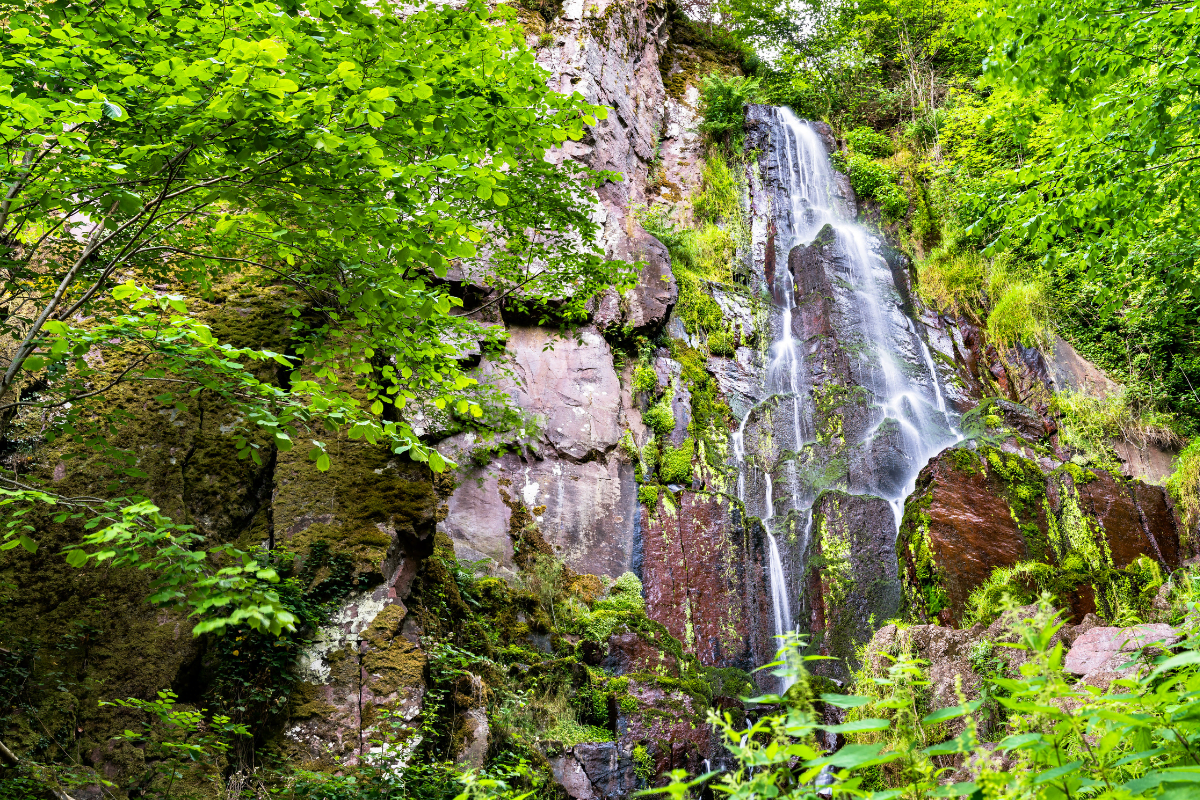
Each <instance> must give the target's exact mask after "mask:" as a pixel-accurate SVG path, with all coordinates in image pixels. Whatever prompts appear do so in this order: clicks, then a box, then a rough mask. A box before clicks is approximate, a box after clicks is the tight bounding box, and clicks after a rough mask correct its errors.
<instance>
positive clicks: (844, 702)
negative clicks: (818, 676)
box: [821, 694, 871, 708]
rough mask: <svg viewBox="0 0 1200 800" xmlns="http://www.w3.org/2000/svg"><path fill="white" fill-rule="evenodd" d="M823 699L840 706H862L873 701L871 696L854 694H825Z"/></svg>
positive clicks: (832, 704)
mask: <svg viewBox="0 0 1200 800" xmlns="http://www.w3.org/2000/svg"><path fill="white" fill-rule="evenodd" d="M821 700H822V701H823V702H826V703H829V705H831V706H836V707H838V708H860V707H862V706H865V705H868V704H869V703H870V702H871V698H869V697H863V696H861V695H853V694H823V695H821Z"/></svg>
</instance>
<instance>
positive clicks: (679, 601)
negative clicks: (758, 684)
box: [641, 491, 771, 669]
mask: <svg viewBox="0 0 1200 800" xmlns="http://www.w3.org/2000/svg"><path fill="white" fill-rule="evenodd" d="M641 531H642V537H641V541H642V547H643V550H642V581H643V585H644V586H645V594H646V611H647V613H648V614H649V615H650V617H651V618H652V619H655V620H658V621H659V622H661V623H662V624H663V625H664V626H666V628H667V630H668V631H670V633H671V635H672V636H674V637H675V638H677V639H679V640H680V641H681V642H682V643H683V646H684V648H685V650H686V652H689V653H692V654H694V655H695V656H696V657H697V658H699V659H700V661H701V663H703V664H706V665H709V666H738V667H741V668H744V669H753V668H754V667H756V666H758V664H759V663H765V662H761V661H758V660H757V659H758V658H759V657H760V656H761V652H762V651H763V650H764V649H765V648H769V647H770V630H771V628H770V625H771V623H770V617H769V614H770V610H769V608H767V606H766V602H765V601H767V599H768V598H769V597H770V592H769V590H768V589H767V588H766V587H765V585H764V583H765V580H766V575H765V565H764V562H763V559H764V553H763V544H762V539H761V534H759V535H757V536H756V535H755V534H754V531H753V530H752V529H751V530H747V528H746V525H745V524H744V522H743V521H742V519H741V517H740V515H739V512H738V511H737V509H736V506H735V505H734V504H733V503H731V502H730V501H729V500H728V499H727V498H724V497H721V496H719V495H713V494H705V493H697V492H691V491H684V492H680V493H679V494H678V495H676V496H675V497H674V498H673V499H667V498H662V499H660V500H659V503H658V505H657V506H656V507H655V508H654V509H649V508H645V507H643V509H642V521H641Z"/></svg>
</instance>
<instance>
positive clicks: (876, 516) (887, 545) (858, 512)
mask: <svg viewBox="0 0 1200 800" xmlns="http://www.w3.org/2000/svg"><path fill="white" fill-rule="evenodd" d="M894 520H895V515H894V513H893V512H892V506H891V504H890V503H888V501H886V500H884V499H882V498H879V497H868V496H863V495H851V494H846V493H845V492H838V491H827V492H824V493H822V494H821V496H820V497H818V498H817V501H816V503H814V504H813V509H812V526H811V542H810V543H809V549H808V555H807V557H806V558H805V563H806V564H807V565H808V575H807V580H806V589H807V592H806V595H805V600H806V609H805V610H806V611H807V622H808V629H809V631H810V632H811V633H812V634H813V635H814V637H815V638H814V641H813V644H814V645H817V646H819V648H820V653H821V654H822V655H830V656H833V657H834V658H836V659H837V660H836V661H827V662H817V663H816V664H815V666H814V670H815V671H816V672H817V673H819V674H828V675H829V676H830V677H834V678H837V679H839V680H847V679H848V678H849V677H850V672H851V671H852V670H854V669H856V668H857V667H858V663H857V655H856V654H857V651H858V649H859V648H860V647H862V645H864V644H866V643H867V641H868V640H870V638H871V635H872V634H873V633H874V632H875V627H876V626H877V625H879V624H880V623H881V622H883V621H884V620H889V619H893V618H895V617H896V615H897V614H898V613H899V611H900V603H901V588H900V579H899V575H898V574H897V565H896V559H895V545H894V542H893V535H892V526H893V524H894Z"/></svg>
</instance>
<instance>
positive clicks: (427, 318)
mask: <svg viewBox="0 0 1200 800" xmlns="http://www.w3.org/2000/svg"><path fill="white" fill-rule="evenodd" d="M4 17H5V21H6V24H5V31H4V34H3V38H2V40H0V150H2V152H0V174H2V175H3V180H4V184H5V186H6V187H7V188H6V193H5V195H4V198H3V200H2V201H0V242H2V243H3V248H2V251H0V259H2V260H3V267H4V276H3V281H2V285H0V294H2V295H3V305H4V309H5V313H4V318H3V321H2V326H0V327H2V329H0V333H2V334H3V335H4V336H6V337H8V338H9V339H10V340H11V342H12V347H11V348H10V349H8V350H6V356H5V359H4V362H3V364H0V367H2V368H3V370H4V372H3V375H2V377H0V438H2V439H3V440H4V445H5V447H6V448H9V449H10V450H11V449H12V448H14V447H24V448H29V447H31V446H33V445H34V444H37V443H45V444H47V445H51V446H54V447H58V448H60V449H61V450H62V452H63V453H64V454H65V455H66V456H69V457H76V458H82V459H87V460H89V461H90V464H91V469H92V470H93V472H94V474H95V475H96V478H97V480H101V479H108V483H107V484H100V485H95V486H87V487H79V488H81V489H86V491H80V492H78V493H77V494H78V495H84V496H83V497H74V498H71V497H66V496H61V495H60V494H59V493H57V492H56V491H54V489H53V487H52V486H50V485H41V482H40V481H39V476H37V475H29V476H23V477H22V478H21V480H17V478H16V475H15V473H14V474H8V473H5V474H4V475H2V476H0V483H3V486H4V492H5V501H4V502H5V503H6V504H8V505H9V507H10V510H12V512H13V513H11V514H10V515H9V521H10V523H11V524H10V525H9V527H8V529H7V530H6V531H5V534H4V541H3V544H2V545H0V546H2V547H4V548H5V549H9V548H12V547H15V546H17V545H18V544H19V545H21V546H24V547H25V549H27V550H30V551H32V550H34V549H35V548H36V547H37V544H38V538H39V536H38V531H37V530H36V526H33V525H28V524H26V521H25V520H22V519H20V516H19V515H20V514H22V513H25V512H26V511H27V510H28V509H29V508H30V507H31V506H36V505H40V504H51V505H54V506H56V507H57V508H56V509H55V510H56V511H60V512H61V513H58V515H57V518H56V520H55V521H56V523H60V524H61V523H72V524H74V523H73V521H74V520H80V523H79V524H82V522H83V521H86V522H87V525H88V528H89V529H91V528H94V527H99V528H100V530H99V531H97V532H95V533H93V534H91V535H89V536H88V538H87V539H86V540H85V542H84V544H85V547H84V548H83V549H77V550H74V551H72V553H73V555H72V560H71V563H72V564H75V565H82V564H83V563H85V562H86V561H88V560H94V561H108V560H112V561H113V562H114V563H118V564H123V565H127V566H133V565H139V566H147V567H152V568H153V569H155V570H157V571H159V572H160V573H162V574H163V575H164V578H163V581H164V584H163V591H160V592H159V593H158V594H157V595H156V596H155V599H156V601H159V602H164V603H172V604H177V605H178V604H181V605H182V606H183V607H184V608H186V609H187V610H188V611H189V612H191V613H194V614H195V615H197V616H199V617H204V618H207V621H206V622H204V623H203V624H202V625H201V626H200V627H198V628H197V631H198V632H200V631H203V630H208V629H215V628H217V627H220V626H221V625H224V624H226V623H230V624H238V623H242V622H247V623H249V624H252V625H255V626H258V627H262V628H264V629H269V630H272V631H274V632H279V630H281V629H282V628H287V627H290V626H291V625H292V623H293V620H292V619H291V618H290V617H289V616H288V613H287V612H286V610H284V609H283V608H282V607H281V606H280V603H279V599H278V596H277V594H276V593H275V592H274V591H273V590H270V589H269V588H262V586H260V584H264V582H265V583H269V582H271V581H273V580H274V579H275V576H274V575H273V573H272V572H271V571H270V570H268V569H262V568H260V567H259V565H258V564H257V563H256V562H255V560H254V559H252V558H250V557H244V556H242V555H239V554H237V553H234V552H232V551H228V549H227V548H225V549H221V550H220V551H219V552H218V551H212V552H211V553H210V558H207V559H206V558H205V557H204V555H203V550H202V549H200V550H197V549H196V547H197V544H198V543H197V542H195V541H192V540H189V539H188V537H189V536H192V535H193V534H192V533H191V532H190V528H189V526H186V525H178V524H176V523H175V522H173V521H172V520H170V519H168V518H166V517H164V516H163V515H162V513H161V509H160V508H159V507H158V506H156V505H155V504H153V503H150V502H148V498H146V497H145V496H143V491H144V490H143V488H142V486H141V483H140V482H141V481H142V480H144V479H145V478H146V477H147V476H146V474H145V473H144V472H142V471H141V470H140V469H138V467H137V466H136V461H137V459H136V456H135V455H134V454H133V453H131V452H128V451H126V450H125V449H123V447H122V435H121V430H120V429H121V426H122V424H124V423H126V422H127V421H128V419H129V416H128V414H127V413H126V412H125V411H123V409H122V405H123V404H122V403H121V402H120V401H119V400H117V401H113V398H114V397H118V398H119V397H121V396H123V395H122V393H123V392H127V391H132V390H133V388H132V387H137V389H136V391H138V392H144V393H146V394H147V395H148V396H152V397H153V398H154V400H153V402H154V403H155V404H157V405H158V406H159V407H161V408H163V409H164V410H167V411H170V410H171V409H174V410H175V411H178V412H186V411H187V410H188V409H189V408H191V407H192V405H193V404H195V403H198V402H199V400H198V399H197V398H199V397H200V396H201V395H204V398H205V399H206V400H209V399H211V398H215V399H216V400H217V401H219V402H220V403H222V404H223V409H224V410H225V411H226V412H227V413H228V415H229V417H230V419H231V420H233V422H232V423H231V430H230V436H231V438H232V444H233V446H234V447H236V449H237V452H238V456H239V457H240V458H244V459H252V460H253V461H254V462H255V463H263V462H264V461H266V460H268V459H269V458H270V457H271V454H273V453H275V452H284V451H287V450H289V449H291V448H292V447H293V446H294V445H295V444H296V443H297V442H303V444H302V446H303V447H304V448H305V451H306V453H307V456H308V458H309V459H311V460H312V461H314V462H315V464H316V467H317V468H318V469H319V470H322V471H324V470H327V469H328V468H329V466H330V463H331V452H330V451H329V449H328V448H327V446H326V440H327V439H329V438H330V437H334V436H339V435H348V436H349V438H352V439H366V440H368V441H370V442H372V443H381V444H386V445H387V446H388V447H389V448H390V449H391V450H392V451H393V452H395V453H397V454H403V455H405V456H407V457H409V458H412V459H414V460H417V461H422V462H428V463H429V465H430V466H431V467H432V468H433V469H434V470H441V469H442V468H443V467H444V463H443V461H442V458H441V456H440V455H438V454H437V452H436V451H434V450H432V449H430V448H429V447H428V446H427V445H426V444H425V443H423V442H421V441H420V439H419V438H418V437H417V436H416V435H415V433H414V432H413V430H412V428H411V426H410V424H409V422H408V420H409V419H410V417H411V415H412V414H414V413H418V412H420V411H422V410H426V411H428V412H437V411H441V412H443V413H446V414H451V415H456V416H457V417H459V418H460V419H462V420H465V421H467V422H469V421H470V420H472V419H474V418H479V417H482V416H483V414H484V406H485V405H487V403H488V399H487V392H486V391H483V390H482V388H481V387H477V386H475V384H476V381H475V379H474V378H470V377H468V376H467V375H465V374H464V372H463V371H462V369H461V368H460V367H459V365H458V363H457V362H456V361H455V358H454V357H455V355H456V354H457V352H458V349H457V346H456V344H455V342H458V341H463V340H465V339H469V338H473V337H474V338H478V337H480V336H482V337H483V338H487V335H486V334H484V333H482V332H481V331H479V330H478V329H477V327H476V326H475V325H474V323H473V322H472V321H471V320H470V319H469V316H468V315H463V314H461V313H455V312H454V311H453V309H455V308H456V307H457V306H461V301H460V300H459V299H458V298H456V297H455V296H454V295H453V293H452V292H451V290H450V287H449V286H448V285H447V284H446V283H445V282H444V280H443V279H444V278H445V277H446V276H447V273H448V270H449V269H450V267H451V266H452V265H453V266H455V267H457V268H458V269H459V270H461V271H463V272H464V273H467V274H473V273H476V272H478V273H480V277H481V279H483V280H484V281H485V282H486V283H488V284H490V285H491V286H492V287H494V288H495V289H497V290H499V291H500V292H502V293H509V295H510V296H509V298H508V300H507V302H508V303H509V304H510V305H511V306H513V307H514V308H518V309H520V310H521V311H523V312H524V313H526V314H531V315H533V316H534V317H535V318H537V319H540V320H543V321H546V320H548V319H553V320H555V321H573V320H578V319H579V318H581V315H583V314H584V311H583V309H584V304H585V303H586V302H587V300H588V299H589V298H590V297H591V296H592V295H593V294H595V293H596V291H598V290H599V289H600V288H603V287H605V286H608V285H610V284H612V283H613V282H614V281H616V280H617V278H618V276H619V269H618V267H617V266H616V265H615V264H613V263H610V262H605V261H604V260H603V258H602V256H601V255H600V254H599V253H598V252H597V251H596V249H595V235H596V226H595V224H594V223H593V222H592V221H591V219H590V217H589V212H590V208H589V203H588V201H587V195H588V190H589V188H590V187H592V186H595V185H597V182H598V181H601V180H603V179H605V178H606V177H611V176H605V175H599V174H593V173H590V172H588V171H587V170H585V169H583V168H581V167H579V166H577V165H575V163H574V162H572V161H567V162H566V163H564V164H553V163H550V161H548V160H547V159H546V158H545V157H544V156H545V154H546V152H547V151H548V150H549V149H550V148H552V147H555V146H557V145H558V144H560V143H561V142H563V141H564V140H566V139H568V138H572V137H573V138H579V137H581V136H582V135H583V129H584V126H585V125H589V124H594V123H595V122H596V115H600V116H603V114H604V110H603V109H600V108H594V107H592V106H590V105H588V104H586V103H585V102H583V100H582V98H581V97H580V96H579V95H578V94H576V95H574V96H565V95H562V94H559V93H556V92H553V91H551V90H550V89H549V88H548V87H547V84H546V78H547V75H546V73H545V72H544V71H543V70H542V69H541V68H540V67H538V66H537V64H536V62H535V60H534V56H533V53H532V52H531V51H530V50H529V49H527V48H526V47H525V44H524V41H525V40H524V35H523V32H522V31H521V30H520V28H519V27H517V26H516V25H514V24H513V23H512V12H511V11H510V10H508V9H507V8H506V7H504V6H500V7H499V8H498V9H497V10H496V11H495V12H494V13H493V12H490V11H488V10H487V9H485V8H484V7H483V6H481V5H479V4H476V3H470V4H467V5H465V6H462V7H454V8H451V7H449V6H428V7H425V6H418V7H404V8H397V7H393V6H391V5H389V4H387V3H383V4H380V3H374V2H372V3H364V2H359V0H345V1H344V2H325V0H320V1H319V2H312V3H303V2H286V3H275V2H256V1H255V0H242V1H240V2H234V3H220V4H209V3H207V2H201V1H197V2H193V0H169V1H168V2H165V3H154V4H144V3H138V2H125V0H108V1H107V2H101V3H98V4H97V3H77V2H41V1H40V0H29V2H12V3H7V4H5V12H4ZM485 232H486V235H487V237H488V242H487V246H486V247H478V246H477V243H479V242H481V240H482V239H483V237H484V235H485ZM485 259H486V267H485V266H484V264H485ZM233 273H241V274H242V275H243V276H244V277H245V278H247V279H249V280H251V281H252V282H253V283H255V284H257V286H258V287H259V289H260V291H261V292H262V293H264V294H267V295H270V296H272V297H275V298H276V300H277V302H278V308H277V310H276V311H277V319H276V322H277V324H278V325H279V326H280V327H279V328H278V329H277V330H275V331H271V332H269V335H268V336H266V337H265V338H266V339H267V341H262V340H261V339H262V338H264V337H259V339H260V340H258V341H249V342H239V343H237V345H236V346H235V345H234V344H232V343H230V342H227V341H221V340H220V339H219V338H218V336H217V335H216V334H215V333H214V329H213V325H212V321H211V320H210V319H207V318H205V317H203V316H201V315H200V314H199V313H198V312H197V311H196V310H195V306H196V305H197V304H198V303H201V302H211V303H219V302H220V301H219V300H216V299H215V297H216V295H215V294H214V293H215V292H216V291H217V287H218V286H220V285H221V284H222V282H223V281H225V280H226V279H227V277H228V276H230V275H231V274H233ZM549 297H553V298H555V299H556V300H561V301H562V302H559V303H558V304H557V305H556V307H555V309H554V310H553V312H551V311H550V310H549V307H548V306H547V305H546V304H545V303H544V300H545V299H546V298H549ZM564 298H565V299H564ZM272 348H273V349H272ZM46 414H51V415H53V417H54V424H53V425H51V426H49V427H47V426H46V425H45V423H44V422H43V415H46ZM42 477H43V478H44V477H45V476H42ZM208 544H210V545H211V544H212V543H208ZM185 552H186V553H188V555H187V556H186V557H185V556H184V555H183V554H184V553H185ZM196 553H198V554H199V556H198V557H196V558H193V557H192V554H196ZM219 559H222V560H224V561H225V563H223V564H220V565H218V564H217V561H218V560H219ZM238 563H241V564H242V566H241V567H237V566H235V565H236V564H238ZM218 566H220V567H222V568H221V570H220V571H219V572H218V571H217V569H218ZM231 611H232V612H233V613H232V616H230V612H231Z"/></svg>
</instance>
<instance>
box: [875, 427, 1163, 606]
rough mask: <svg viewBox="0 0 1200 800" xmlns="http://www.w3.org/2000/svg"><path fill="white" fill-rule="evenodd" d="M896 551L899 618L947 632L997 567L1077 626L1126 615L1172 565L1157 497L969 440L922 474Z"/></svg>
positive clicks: (1092, 473) (1101, 474)
mask: <svg viewBox="0 0 1200 800" xmlns="http://www.w3.org/2000/svg"><path fill="white" fill-rule="evenodd" d="M1012 441H1013V440H1012V439H1010V440H1009V443H1008V447H1009V449H1011V448H1012ZM1034 450H1036V448H1035V447H1033V446H1031V445H1028V443H1026V445H1025V451H1026V453H1027V454H1028V455H1034V453H1033V452H1030V451H1034ZM897 551H898V555H899V559H900V562H901V568H902V573H903V581H904V588H905V605H906V609H907V613H908V614H910V615H911V616H913V617H916V618H918V619H921V620H923V621H924V620H934V619H937V620H939V621H941V622H942V623H943V624H946V625H959V624H961V623H962V622H963V620H964V619H965V618H966V616H967V614H968V611H969V608H968V605H969V604H968V600H969V598H971V595H972V592H975V591H976V590H977V589H979V588H980V587H981V586H984V584H986V583H988V582H989V580H991V579H992V575H993V571H994V570H996V569H997V568H1008V569H1013V568H1017V571H1016V573H1013V574H1012V575H1011V580H1012V581H1014V582H1015V583H1014V587H1016V586H1020V585H1022V584H1024V585H1026V587H1027V591H1033V589H1034V588H1035V587H1036V588H1037V589H1049V590H1051V591H1054V592H1055V593H1056V594H1057V596H1058V598H1059V601H1060V602H1061V603H1062V604H1064V605H1065V606H1067V607H1069V608H1070V611H1071V614H1072V616H1073V617H1074V618H1075V619H1077V620H1078V619H1082V618H1083V617H1084V616H1085V615H1086V614H1088V613H1091V612H1096V611H1099V612H1100V613H1102V614H1110V613H1114V612H1115V611H1116V610H1117V608H1118V607H1128V606H1129V604H1130V603H1133V604H1134V605H1136V604H1137V603H1138V602H1141V601H1142V600H1139V598H1138V596H1137V595H1138V592H1139V591H1141V590H1142V589H1143V587H1145V586H1147V581H1153V580H1154V576H1155V575H1159V576H1161V574H1164V573H1167V572H1169V571H1171V570H1174V569H1176V568H1178V567H1179V565H1180V561H1181V555H1180V539H1179V530H1178V525H1177V521H1176V518H1175V514H1174V512H1173V510H1172V508H1171V505H1170V501H1169V499H1168V498H1167V496H1166V495H1165V493H1164V492H1163V490H1162V489H1160V488H1158V487H1155V486H1150V485H1147V484H1144V483H1141V482H1139V481H1130V480H1126V479H1124V478H1121V477H1119V476H1114V475H1112V474H1110V473H1108V472H1105V471H1103V470H1085V469H1081V468H1079V467H1077V466H1075V465H1073V464H1068V465H1061V464H1060V463H1059V462H1055V461H1054V460H1053V459H1051V458H1048V457H1045V456H1041V457H1038V460H1034V459H1033V458H1028V457H1024V456H1022V455H1017V454H1016V453H1013V452H1006V451H1005V450H1004V449H1001V448H999V447H995V446H992V445H988V444H979V443H977V442H970V443H969V446H965V447H956V448H953V449H950V450H947V451H945V452H943V453H941V454H940V455H938V456H937V457H936V458H934V459H933V460H931V461H930V463H929V464H928V465H927V466H926V467H925V468H924V469H923V470H922V471H921V474H920V476H919V478H918V481H917V487H916V491H915V492H914V493H913V494H912V495H911V496H910V497H909V498H908V501H907V503H906V504H905V513H904V519H903V523H902V525H901V528H900V535H899V538H898V540H897ZM1036 565H1043V566H1042V567H1038V566H1036ZM1006 574H1007V573H1006ZM1158 580H1159V581H1161V577H1159V578H1158ZM1131 592H1132V595H1131V594H1130V593H1131ZM1143 599H1144V598H1143ZM975 611H976V612H978V609H976V610H975Z"/></svg>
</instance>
